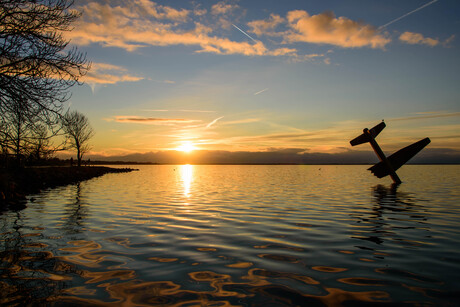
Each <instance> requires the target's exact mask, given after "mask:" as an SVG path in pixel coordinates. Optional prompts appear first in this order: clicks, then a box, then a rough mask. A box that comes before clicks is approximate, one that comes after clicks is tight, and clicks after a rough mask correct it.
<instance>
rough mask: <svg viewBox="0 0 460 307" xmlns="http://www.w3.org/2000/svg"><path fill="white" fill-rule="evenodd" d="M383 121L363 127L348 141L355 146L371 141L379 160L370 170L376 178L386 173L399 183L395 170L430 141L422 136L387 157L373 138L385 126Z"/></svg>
mask: <svg viewBox="0 0 460 307" xmlns="http://www.w3.org/2000/svg"><path fill="white" fill-rule="evenodd" d="M385 127H386V125H385V122H383V121H382V122H381V123H380V124H378V125H377V126H375V127H374V128H372V129H367V128H365V129H364V130H363V134H361V135H360V136H358V137H356V138H354V139H353V140H351V141H350V144H351V146H356V145H359V144H362V143H367V142H369V143H371V146H372V148H373V149H374V151H375V153H376V154H377V156H378V157H379V159H380V162H379V163H377V164H375V165H374V166H372V167H370V168H369V169H368V170H370V171H371V172H372V173H373V174H374V175H375V176H376V177H377V178H382V177H385V176H387V175H390V177H391V179H393V181H394V183H396V184H400V183H401V180H400V179H399V177H398V175H397V174H396V170H397V169H398V168H400V167H401V166H403V165H404V164H405V163H406V162H407V161H409V160H410V159H411V158H412V157H413V156H415V155H416V154H417V153H418V152H419V151H420V150H422V149H423V148H424V147H425V146H426V145H428V144H429V143H430V142H431V141H430V139H429V138H424V139H423V140H420V141H418V142H415V143H414V144H412V145H409V146H407V147H404V148H403V149H400V150H398V151H397V152H395V153H394V154H392V155H391V156H389V157H386V156H385V154H384V153H383V151H382V150H381V149H380V146H379V144H377V141H376V140H375V138H376V137H377V135H379V133H380V132H381V131H382V130H383V128H385Z"/></svg>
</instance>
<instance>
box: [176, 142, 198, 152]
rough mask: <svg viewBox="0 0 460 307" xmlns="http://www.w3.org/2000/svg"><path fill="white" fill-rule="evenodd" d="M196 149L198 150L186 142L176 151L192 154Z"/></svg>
mask: <svg viewBox="0 0 460 307" xmlns="http://www.w3.org/2000/svg"><path fill="white" fill-rule="evenodd" d="M195 149H196V148H195V146H193V144H192V143H190V142H184V143H183V144H182V145H180V146H179V147H177V148H176V150H178V151H183V152H191V151H193V150H195Z"/></svg>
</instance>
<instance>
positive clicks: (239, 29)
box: [232, 0, 437, 43]
mask: <svg viewBox="0 0 460 307" xmlns="http://www.w3.org/2000/svg"><path fill="white" fill-rule="evenodd" d="M436 1H437V0H436ZM232 26H234V27H235V28H237V29H238V30H240V32H241V33H243V34H244V35H246V36H247V37H249V38H250V39H252V40H253V41H254V43H257V41H256V40H255V39H253V38H252V37H251V35H249V34H248V33H246V32H244V31H243V30H241V29H240V28H238V27H237V26H235V25H234V24H233V23H232Z"/></svg>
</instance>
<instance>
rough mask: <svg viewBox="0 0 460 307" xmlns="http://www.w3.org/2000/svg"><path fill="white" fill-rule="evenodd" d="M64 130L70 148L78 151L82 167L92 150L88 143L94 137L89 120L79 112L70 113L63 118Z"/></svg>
mask: <svg viewBox="0 0 460 307" xmlns="http://www.w3.org/2000/svg"><path fill="white" fill-rule="evenodd" d="M62 129H63V130H64V133H65V134H66V136H67V138H68V140H69V142H70V148H74V149H76V150H77V163H78V166H81V159H82V158H83V155H84V154H85V153H87V152H88V151H89V150H90V148H91V147H90V146H89V144H88V142H89V140H90V139H91V138H92V137H93V136H94V130H93V128H91V125H90V124H89V121H88V118H87V117H86V116H85V115H83V114H81V113H80V112H78V111H71V112H69V111H68V112H67V113H66V114H64V116H63V117H62Z"/></svg>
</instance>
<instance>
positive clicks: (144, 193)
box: [0, 165, 460, 306]
mask: <svg viewBox="0 0 460 307" xmlns="http://www.w3.org/2000/svg"><path fill="white" fill-rule="evenodd" d="M139 168H140V171H138V172H132V173H126V174H108V175H105V176H103V177H99V178H95V179H92V180H89V181H85V182H81V183H79V184H76V185H69V186H66V187H61V188H57V189H52V190H49V191H45V192H43V193H41V194H38V195H33V198H34V199H33V201H32V200H31V201H30V202H29V204H28V207H27V208H26V209H24V210H22V211H19V212H4V213H2V215H0V227H1V229H0V233H1V234H2V235H1V242H0V258H1V262H0V275H1V277H0V304H11V305H21V306H22V305H24V304H30V303H36V304H41V303H43V304H49V305H53V304H55V305H58V306H59V305H68V304H77V305H110V306H111V305H113V306H119V305H124V306H129V305H135V306H144V305H147V306H148V305H175V306H193V305H211V306H259V305H266V306H292V305H300V306H305V305H313V306H316V305H318V306H322V305H330V306H336V305H348V304H349V305H356V304H357V303H365V304H368V303H371V302H372V303H381V304H385V303H398V304H401V303H407V304H413V305H418V304H422V305H430V304H438V305H439V304H441V305H455V304H456V301H459V300H460V280H459V276H460V189H459V183H460V166H412V165H408V166H404V167H403V168H402V169H401V170H400V171H399V172H398V174H399V175H400V177H401V178H402V180H403V181H404V183H403V184H402V185H401V186H399V187H398V188H392V186H391V181H390V179H386V178H385V179H383V180H379V179H376V178H374V177H373V176H372V175H371V174H370V173H369V172H368V171H367V170H366V168H367V167H366V166H233V165H232V166H192V165H182V166H169V165H168V166H167V165H156V166H141V167H139Z"/></svg>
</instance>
